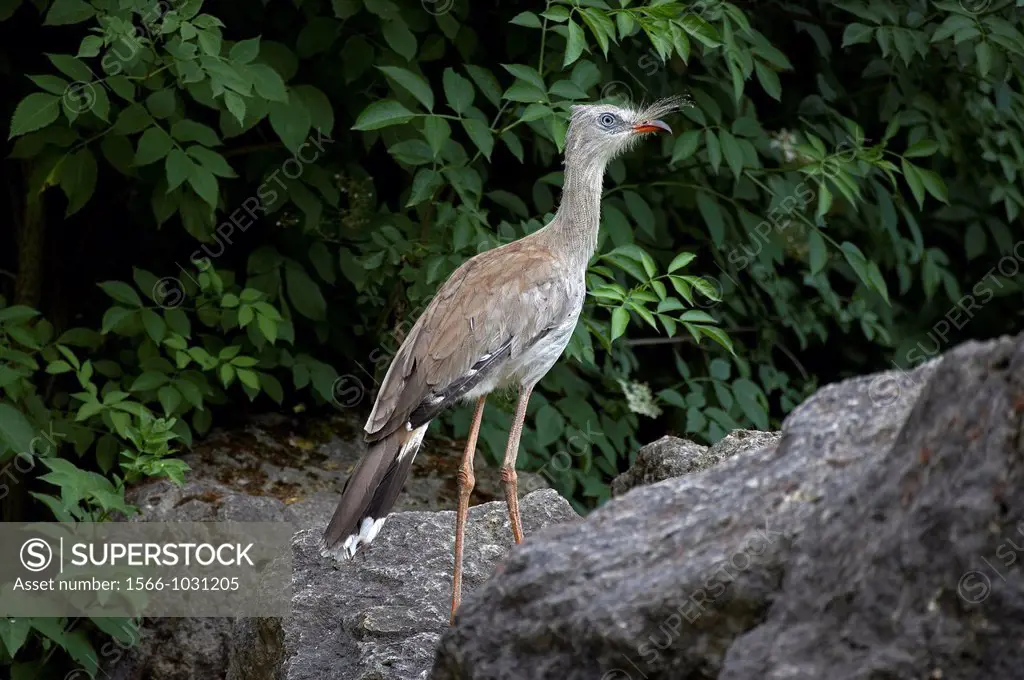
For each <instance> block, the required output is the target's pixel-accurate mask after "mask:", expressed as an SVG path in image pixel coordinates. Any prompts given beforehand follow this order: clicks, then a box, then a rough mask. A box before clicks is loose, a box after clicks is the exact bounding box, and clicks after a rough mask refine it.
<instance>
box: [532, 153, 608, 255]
mask: <svg viewBox="0 0 1024 680" xmlns="http://www.w3.org/2000/svg"><path fill="white" fill-rule="evenodd" d="M605 165H606V162H605V161H604V160H603V159H600V158H595V157H589V158H573V157H571V156H568V155H567V156H566V159H565V181H564V183H563V186H562V202H561V203H560V204H559V205H558V211H557V212H556V213H555V218H554V219H553V220H552V221H551V223H550V224H549V225H548V226H547V228H546V229H547V230H548V231H549V232H550V235H551V237H552V238H553V239H554V240H556V241H558V246H559V250H560V251H561V252H563V253H567V254H568V256H569V258H570V259H571V261H572V262H573V264H575V265H577V266H579V267H580V269H581V270H586V268H587V264H588V263H589V262H590V258H591V257H592V256H593V254H594V251H596V250H597V236H598V230H599V229H600V226H601V192H602V188H603V183H604V171H605Z"/></svg>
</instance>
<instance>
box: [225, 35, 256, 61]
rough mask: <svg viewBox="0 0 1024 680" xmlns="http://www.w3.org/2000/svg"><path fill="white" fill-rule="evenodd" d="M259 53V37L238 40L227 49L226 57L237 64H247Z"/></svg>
mask: <svg viewBox="0 0 1024 680" xmlns="http://www.w3.org/2000/svg"><path fill="white" fill-rule="evenodd" d="M259 54H260V38H259V36H256V37H255V38H250V39H249V40H240V41H238V42H236V43H235V44H234V45H232V46H231V49H230V50H229V51H228V58H229V59H230V60H231V61H233V62H236V63H239V64H248V63H249V62H251V61H252V60H254V59H255V58H256V57H258V56H259Z"/></svg>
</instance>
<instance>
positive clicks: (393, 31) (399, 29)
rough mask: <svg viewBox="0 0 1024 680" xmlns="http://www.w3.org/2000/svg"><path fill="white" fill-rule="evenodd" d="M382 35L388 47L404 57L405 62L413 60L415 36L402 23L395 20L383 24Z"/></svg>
mask: <svg viewBox="0 0 1024 680" xmlns="http://www.w3.org/2000/svg"><path fill="white" fill-rule="evenodd" d="M382 33H383V35H384V40H385V41H386V42H387V44H388V47H390V48H391V49H393V50H394V51H395V52H397V53H398V54H400V55H402V56H403V57H405V60H406V61H412V60H413V57H415V56H416V36H415V35H413V34H412V31H410V30H409V27H408V26H407V25H406V24H405V22H404V21H402V20H401V19H396V20H395V21H388V22H385V24H384V28H383V30H382Z"/></svg>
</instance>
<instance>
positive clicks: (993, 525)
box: [718, 336, 1024, 680]
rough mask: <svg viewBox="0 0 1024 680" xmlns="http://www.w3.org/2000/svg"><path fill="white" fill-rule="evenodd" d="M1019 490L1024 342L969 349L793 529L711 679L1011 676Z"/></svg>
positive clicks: (1017, 619)
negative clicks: (759, 612)
mask: <svg viewBox="0 0 1024 680" xmlns="http://www.w3.org/2000/svg"><path fill="white" fill-rule="evenodd" d="M1022 488H1024V336H1020V337H1018V338H1017V339H1016V340H1009V339H1003V340H1000V341H996V342H988V343H976V342H971V343H967V344H966V345H963V346H961V347H960V348H959V349H957V350H956V351H954V352H952V353H951V354H949V355H947V357H946V359H945V361H944V362H943V363H942V365H941V366H940V368H939V369H938V370H937V371H936V373H935V375H934V376H933V377H932V379H931V380H930V381H929V382H928V385H927V387H926V388H925V390H924V391H923V393H922V394H921V397H920V399H919V400H918V402H917V404H916V406H915V407H914V410H913V412H912V413H911V414H910V416H909V418H908V419H907V422H906V425H905V426H904V427H903V429H902V431H901V432H900V433H899V435H898V436H897V437H896V439H895V441H894V442H893V444H892V446H891V447H889V448H888V449H887V450H885V451H882V452H881V455H880V456H879V457H878V458H877V459H875V460H874V461H872V464H871V465H870V466H869V467H868V468H867V469H866V470H865V471H864V474H863V475H861V477H860V478H859V479H858V480H857V483H856V484H855V485H854V487H853V491H854V492H853V493H851V494H848V495H847V496H846V498H845V499H843V500H842V501H840V499H838V498H836V499H831V500H830V502H826V503H825V504H824V507H823V508H822V510H821V512H818V513H816V514H815V515H814V516H813V517H812V518H811V519H810V521H809V522H808V523H807V525H806V526H805V527H804V529H803V531H802V532H801V534H800V535H799V537H797V538H796V540H795V541H794V544H793V555H792V558H791V559H790V560H789V563H788V564H787V565H786V569H785V572H784V574H783V578H782V580H781V582H780V585H779V588H778V592H777V593H776V595H775V601H774V604H772V606H771V607H769V608H768V609H767V610H766V612H765V613H766V616H765V618H764V620H763V621H760V622H758V625H756V626H753V627H751V628H750V629H748V630H747V631H746V632H745V634H743V635H742V636H740V637H739V638H738V639H737V640H735V642H733V644H732V645H731V646H730V648H729V649H728V651H727V653H726V655H725V659H724V665H723V668H722V673H721V675H719V676H718V677H720V678H722V680H739V679H741V678H753V677H756V678H765V679H767V680H774V679H778V680H781V679H783V678H803V677H826V676H830V671H831V670H833V669H839V668H842V669H844V671H845V673H844V677H857V678H868V677H872V678H881V677H887V678H911V677H913V678H925V677H928V678H939V677H942V678H958V679H959V678H964V679H974V678H977V679H978V680H982V679H988V678H1017V677H1021V668H1022V667H1024V648H1022V646H1021V643H1020V641H1021V639H1024V578H1022V575H1021V571H1020V569H1019V567H1013V565H1014V563H1015V562H1017V561H1019V560H1020V559H1021V557H1024V554H1022V552H1021V551H1024V495H1022V494H1021V492H1020V491H1021V489H1022ZM1011 567H1012V568H1011Z"/></svg>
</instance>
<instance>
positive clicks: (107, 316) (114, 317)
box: [100, 307, 137, 335]
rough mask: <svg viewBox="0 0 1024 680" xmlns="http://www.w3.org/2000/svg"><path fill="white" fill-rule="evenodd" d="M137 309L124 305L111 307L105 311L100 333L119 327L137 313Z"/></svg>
mask: <svg viewBox="0 0 1024 680" xmlns="http://www.w3.org/2000/svg"><path fill="white" fill-rule="evenodd" d="M136 312H137V310H134V309H125V308H124V307H111V308H110V309H108V310H107V311H106V312H104V313H103V322H102V324H101V326H100V333H102V334H103V335H106V334H107V333H109V332H110V331H112V330H114V329H115V328H117V327H118V326H119V325H121V324H122V323H123V322H124V321H126V320H128V319H129V318H131V317H132V316H134V315H135V314H136Z"/></svg>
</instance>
